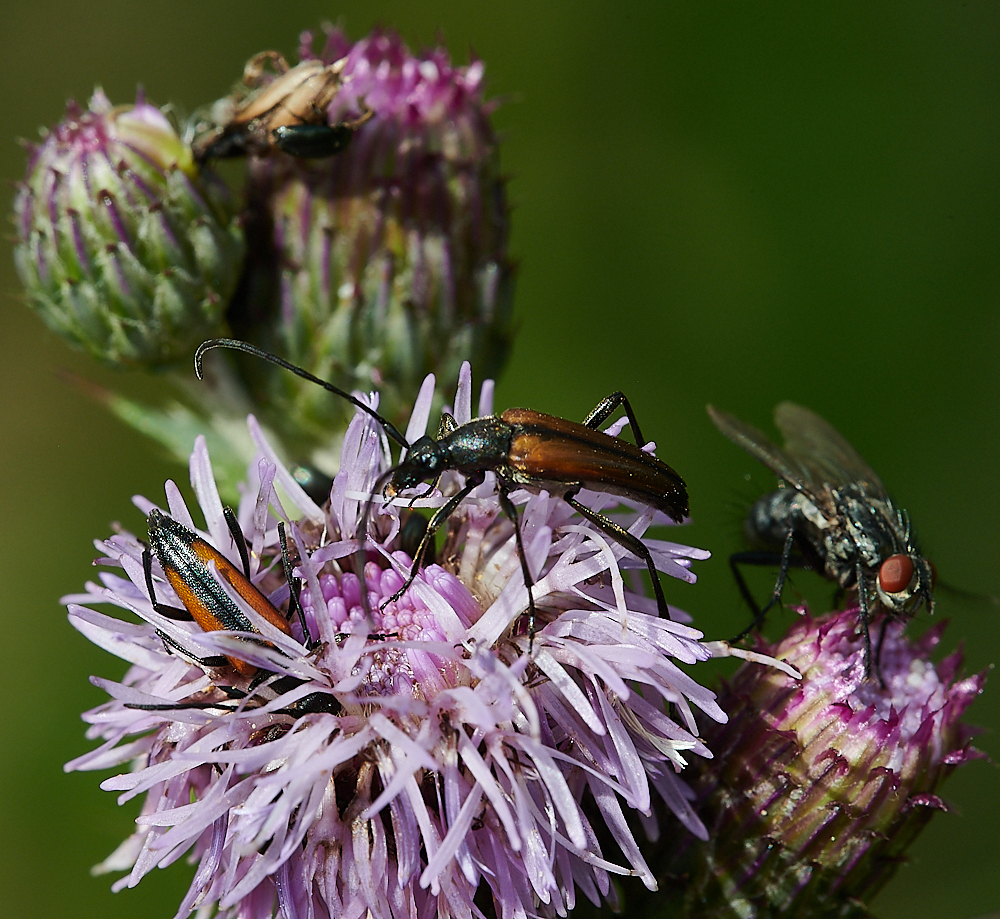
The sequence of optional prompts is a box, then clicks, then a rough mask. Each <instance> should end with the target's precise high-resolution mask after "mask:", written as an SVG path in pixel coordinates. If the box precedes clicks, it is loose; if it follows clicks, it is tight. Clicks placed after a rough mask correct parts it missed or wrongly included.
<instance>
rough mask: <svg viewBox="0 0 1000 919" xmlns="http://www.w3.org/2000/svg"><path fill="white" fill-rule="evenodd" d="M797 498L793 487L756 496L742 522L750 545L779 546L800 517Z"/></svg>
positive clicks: (794, 527)
mask: <svg viewBox="0 0 1000 919" xmlns="http://www.w3.org/2000/svg"><path fill="white" fill-rule="evenodd" d="M799 498H800V496H799V493H798V492H797V491H795V489H793V488H779V489H777V491H772V492H771V493H770V494H766V495H763V496H762V497H760V498H758V499H757V501H756V502H755V503H754V505H753V507H751V508H750V513H749V514H747V517H746V520H745V521H744V524H743V530H744V532H745V534H746V537H747V540H749V542H750V543H751V545H765V546H776V545H777V546H780V545H781V544H782V543H784V541H785V538H786V537H787V536H788V531H789V530H792V529H796V524H797V523H798V522H799V520H800V518H801V510H800V508H799V506H798V505H799Z"/></svg>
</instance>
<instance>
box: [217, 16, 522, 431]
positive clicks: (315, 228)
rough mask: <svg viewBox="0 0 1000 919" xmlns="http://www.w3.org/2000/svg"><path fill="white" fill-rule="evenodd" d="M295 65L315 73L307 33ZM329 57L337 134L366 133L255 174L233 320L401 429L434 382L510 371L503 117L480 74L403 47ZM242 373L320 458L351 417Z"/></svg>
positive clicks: (265, 165)
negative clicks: (498, 118)
mask: <svg viewBox="0 0 1000 919" xmlns="http://www.w3.org/2000/svg"><path fill="white" fill-rule="evenodd" d="M299 54H300V58H301V59H302V60H314V59H316V57H317V55H316V53H315V52H314V51H313V50H312V36H311V35H309V34H308V33H306V34H305V35H304V37H303V43H302V47H301V48H300V52H299ZM318 57H319V59H320V60H321V61H322V62H323V63H324V64H331V63H333V62H335V61H340V60H343V69H342V70H341V85H340V89H339V91H338V92H337V94H336V95H335V97H334V98H333V101H332V102H331V103H330V105H329V107H328V109H327V120H328V121H329V123H330V124H338V123H341V122H344V121H353V120H356V119H358V118H360V117H362V116H364V115H365V114H369V115H370V117H369V118H368V120H367V121H365V122H364V123H363V124H362V125H361V126H360V127H359V128H357V130H356V131H355V132H354V136H353V140H352V141H351V143H350V145H349V146H348V147H347V149H346V150H344V151H343V152H342V153H339V154H338V155H336V156H333V157H329V158H326V159H312V160H304V159H296V158H293V157H290V156H285V155H269V156H266V157H262V158H252V159H251V160H250V163H249V171H248V180H247V190H248V199H249V210H248V214H247V220H248V232H249V233H250V245H251V251H252V252H253V253H254V255H253V256H252V258H251V263H250V266H249V271H250V274H249V276H248V280H247V282H246V283H245V285H244V287H243V289H244V291H245V292H246V296H245V298H244V299H243V300H242V301H240V302H238V303H237V304H236V307H235V309H234V310H233V313H232V317H231V318H232V321H233V324H234V328H235V330H236V331H237V332H238V333H239V334H240V335H241V337H243V338H246V339H248V340H251V341H254V342H256V343H258V344H261V345H262V346H263V347H266V348H268V349H269V350H272V351H274V352H276V353H278V354H280V355H281V356H282V357H284V358H286V359H288V360H290V361H292V362H294V363H296V364H298V365H300V366H302V367H305V368H306V369H308V370H310V371H312V372H313V373H315V374H317V375H318V376H322V377H324V378H327V379H336V380H338V381H339V382H340V383H341V384H342V385H347V386H348V387H350V386H354V387H356V388H359V389H362V390H366V391H367V390H369V389H373V388H374V389H378V390H379V391H380V392H381V396H382V409H383V412H384V413H385V414H386V415H387V417H389V418H391V419H393V420H395V421H397V422H398V421H400V420H401V417H405V412H406V411H408V408H409V406H410V405H411V404H412V401H413V398H414V396H415V394H416V391H417V388H418V387H419V385H420V382H421V380H422V379H423V378H424V376H425V374H427V373H428V372H431V371H433V372H435V373H437V374H439V376H440V377H441V378H442V379H446V380H452V379H455V377H456V375H457V372H458V368H459V366H460V364H461V363H462V361H464V360H468V361H470V362H471V363H472V365H473V369H474V371H475V372H476V373H477V374H482V375H493V374H495V373H496V372H497V371H499V369H500V368H501V366H502V364H503V362H504V361H505V359H506V355H507V351H508V345H509V341H510V336H511V309H512V294H513V278H514V269H513V265H512V263H511V261H510V259H509V258H508V255H507V236H508V208H507V201H506V192H505V182H504V179H503V176H502V175H501V173H500V166H499V144H498V140H497V138H496V136H495V134H494V132H493V129H492V127H491V125H490V121H489V114H490V112H491V110H492V105H491V104H490V103H488V102H484V101H483V72H484V71H483V65H482V63H481V62H479V61H473V62H472V63H471V64H469V65H468V66H463V67H459V66H454V65H453V64H452V63H451V62H450V60H449V58H448V55H447V52H446V51H445V50H443V49H441V48H436V49H433V50H431V51H428V52H426V53H423V54H421V55H415V54H413V53H412V52H411V51H410V50H409V49H408V48H407V47H406V45H405V44H403V42H402V41H401V40H400V38H399V36H398V35H396V34H395V33H391V32H375V33H373V34H372V35H370V36H369V37H367V38H365V39H362V40H361V41H359V42H356V43H354V44H352V43H351V42H349V41H348V40H347V39H346V37H345V36H344V35H343V33H342V32H340V31H339V30H336V29H330V30H328V33H327V37H326V43H325V46H324V47H323V49H322V50H321V51H320V53H319V55H318ZM246 373H247V374H248V375H250V379H251V380H252V381H253V382H254V385H255V386H256V387H258V389H259V402H260V403H261V404H266V405H270V406H272V407H273V416H272V417H271V423H272V424H273V425H274V426H275V427H276V428H277V429H279V430H281V431H283V432H285V433H290V434H291V435H292V436H293V438H294V437H299V439H301V434H302V432H307V433H308V435H309V436H310V437H311V438H312V439H313V441H314V442H323V441H325V440H326V439H327V438H328V437H329V430H330V426H331V424H336V423H337V422H339V430H343V428H344V426H345V425H346V423H347V420H348V419H349V417H350V416H349V414H345V409H344V408H343V406H340V405H335V404H333V403H331V402H330V401H329V400H328V399H325V398H324V397H322V395H321V394H319V393H318V392H317V391H316V390H315V388H311V387H309V386H308V385H302V381H300V380H297V379H294V378H290V377H288V376H287V375H286V374H282V373H280V372H275V369H274V368H271V367H267V366H258V365H253V366H249V365H248V366H247V367H246Z"/></svg>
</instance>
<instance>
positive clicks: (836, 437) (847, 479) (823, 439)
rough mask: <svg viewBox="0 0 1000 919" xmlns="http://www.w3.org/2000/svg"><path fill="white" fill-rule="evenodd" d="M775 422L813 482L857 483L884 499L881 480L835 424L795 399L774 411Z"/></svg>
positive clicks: (794, 458) (874, 495)
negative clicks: (797, 402)
mask: <svg viewBox="0 0 1000 919" xmlns="http://www.w3.org/2000/svg"><path fill="white" fill-rule="evenodd" d="M774 423H775V425H776V426H777V428H778V430H779V431H781V434H782V436H783V437H784V438H785V451H786V453H787V455H788V456H789V458H791V459H792V460H793V461H794V462H795V463H796V465H797V466H800V467H801V468H803V469H805V470H806V472H807V475H808V476H809V478H810V479H811V480H812V481H814V482H817V483H819V482H822V483H826V484H828V485H830V486H832V487H834V488H836V487H839V486H843V485H849V484H851V483H856V484H859V485H862V486H863V487H864V489H865V491H866V492H867V493H868V494H869V495H870V496H872V497H879V498H885V499H886V500H888V496H887V495H886V492H885V486H884V485H883V484H882V480H881V479H880V478H879V477H878V476H877V475H876V474H875V472H874V470H873V469H872V468H871V466H869V465H868V464H867V463H866V462H865V461H864V460H863V459H862V458H861V457H860V456H859V455H858V452H857V450H855V449H854V447H852V446H851V445H850V444H849V443H848V442H847V441H846V440H845V439H844V437H843V436H842V435H841V434H840V432H838V431H837V430H836V429H835V428H834V427H833V425H832V424H830V423H829V422H828V421H825V420H824V419H822V418H820V416H819V415H817V414H816V413H815V412H812V411H810V410H809V409H807V408H803V407H802V406H801V405H795V404H794V403H793V402H782V403H781V404H779V405H778V406H777V408H775V410H774Z"/></svg>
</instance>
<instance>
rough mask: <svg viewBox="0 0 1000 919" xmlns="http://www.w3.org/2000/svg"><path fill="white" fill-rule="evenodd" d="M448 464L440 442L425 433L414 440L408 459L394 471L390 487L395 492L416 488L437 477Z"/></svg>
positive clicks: (407, 455)
mask: <svg viewBox="0 0 1000 919" xmlns="http://www.w3.org/2000/svg"><path fill="white" fill-rule="evenodd" d="M446 465H447V464H446V463H445V461H444V458H443V457H442V455H441V446H440V444H439V443H438V442H437V441H436V440H435V439H434V438H433V437H428V436H426V435H425V436H423V437H421V438H420V439H419V440H415V441H414V442H413V446H412V447H410V450H409V452H408V453H407V454H406V459H404V460H403V461H402V462H401V463H400V464H399V465H398V466H397V467H396V469H395V471H394V472H393V474H392V480H391V481H390V483H389V487H390V489H391V490H392V491H393V493H398V492H400V491H403V490H404V489H407V488H414V487H416V486H417V485H419V484H420V483H421V482H426V481H427V480H428V479H434V478H437V477H438V476H439V475H440V474H441V472H443V471H444V469H445V467H446Z"/></svg>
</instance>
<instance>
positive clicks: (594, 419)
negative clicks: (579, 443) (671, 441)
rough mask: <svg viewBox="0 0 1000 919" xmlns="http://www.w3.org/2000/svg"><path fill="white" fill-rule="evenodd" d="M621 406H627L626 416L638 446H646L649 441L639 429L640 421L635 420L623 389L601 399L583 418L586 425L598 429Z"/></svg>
mask: <svg viewBox="0 0 1000 919" xmlns="http://www.w3.org/2000/svg"><path fill="white" fill-rule="evenodd" d="M619 406H624V408H625V416H626V417H627V418H628V425H629V427H630V428H631V429H632V436H633V437H634V438H635V443H636V446H637V447H640V448H641V447H644V446H646V444H647V443H648V441H647V440H646V438H645V437H643V436H642V432H641V431H640V430H639V422H638V421H636V420H635V412H633V411H632V404H631V403H630V402H629V401H628V398H627V397H626V396H625V393H623V392H622V391H621V390H618V391H617V392H613V393H611V395H610V396H607V397H605V398H604V399H601V401H600V402H598V403H597V405H596V406H595V407H594V410H593V411H592V412H591V413H590V414H589V415H588V416H587V417H586V418H584V419H583V425H584V427H587V428H591V429H593V430H595V431H596V430H597V429H598V428H599V427H600V425H601V424H603V423H604V421H606V420H607V418H608V416H609V415H611V413H612V412H614V411H615V409H617V408H618V407H619Z"/></svg>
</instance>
